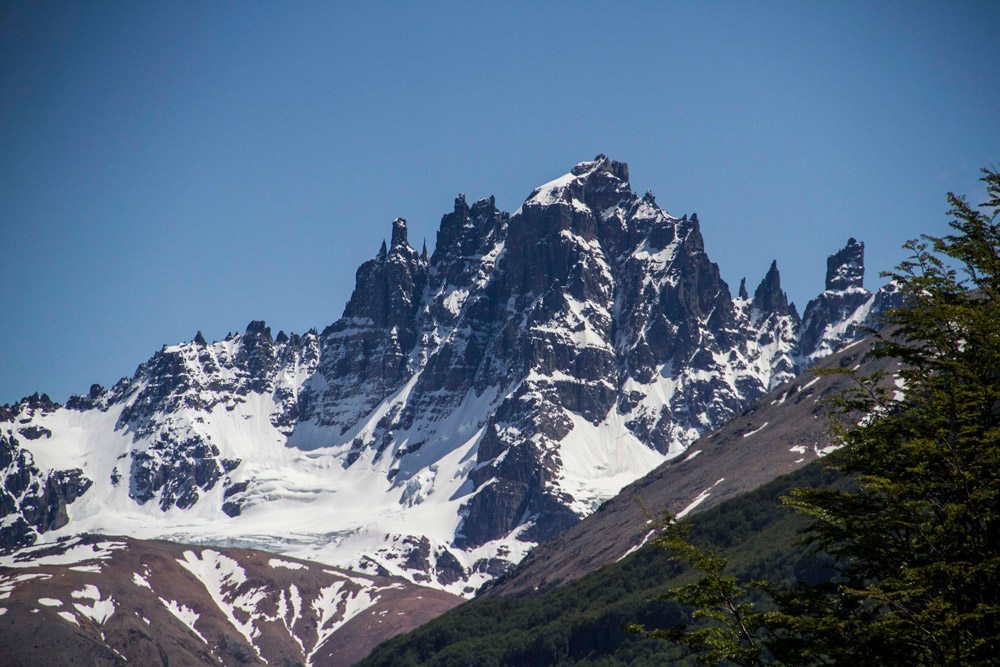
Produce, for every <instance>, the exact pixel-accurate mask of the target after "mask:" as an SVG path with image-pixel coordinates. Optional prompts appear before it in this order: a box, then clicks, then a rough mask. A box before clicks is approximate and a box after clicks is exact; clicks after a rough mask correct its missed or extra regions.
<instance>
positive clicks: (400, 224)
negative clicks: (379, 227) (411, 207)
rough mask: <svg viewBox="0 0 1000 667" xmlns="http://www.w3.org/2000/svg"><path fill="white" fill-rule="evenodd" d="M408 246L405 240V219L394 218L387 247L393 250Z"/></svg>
mask: <svg viewBox="0 0 1000 667" xmlns="http://www.w3.org/2000/svg"><path fill="white" fill-rule="evenodd" d="M409 245H410V244H409V243H408V242H407V238H406V218H396V219H395V220H393V221H392V240H391V241H390V243H389V246H390V247H391V248H393V249H395V248H398V247H400V246H409Z"/></svg>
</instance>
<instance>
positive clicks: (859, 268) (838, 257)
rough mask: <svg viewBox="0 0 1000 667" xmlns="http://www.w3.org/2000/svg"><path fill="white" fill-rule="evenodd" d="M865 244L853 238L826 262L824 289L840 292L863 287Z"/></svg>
mask: <svg viewBox="0 0 1000 667" xmlns="http://www.w3.org/2000/svg"><path fill="white" fill-rule="evenodd" d="M864 280H865V244H864V243H862V242H861V241H858V240H856V239H854V238H849V239H847V245H846V246H844V247H843V249H841V250H838V251H837V252H835V253H834V254H832V255H830V257H828V258H827V260H826V289H828V290H830V291H840V290H846V289H850V288H851V287H858V288H861V287H864Z"/></svg>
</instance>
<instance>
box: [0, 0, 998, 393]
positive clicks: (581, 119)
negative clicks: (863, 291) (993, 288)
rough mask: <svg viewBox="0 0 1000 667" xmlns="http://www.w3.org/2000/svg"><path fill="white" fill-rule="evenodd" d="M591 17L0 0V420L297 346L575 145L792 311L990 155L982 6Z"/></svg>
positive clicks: (993, 104)
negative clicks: (184, 356) (114, 387)
mask: <svg viewBox="0 0 1000 667" xmlns="http://www.w3.org/2000/svg"><path fill="white" fill-rule="evenodd" d="M500 4H501V3H497V5H500ZM616 4H617V3H608V2H573V3H561V2H548V3H540V6H539V5H535V4H523V5H514V4H511V3H503V4H502V8H499V7H490V6H487V5H484V4H467V3H455V4H447V3H404V2H399V3H391V4H377V3H352V5H357V6H348V5H347V4H346V3H345V4H343V5H336V4H333V3H321V4H308V3H295V4H294V5H291V6H289V3H239V4H224V3H192V4H184V3H173V2H171V3H103V2H102V3H84V4H70V3H28V4H21V3H10V2H5V3H3V5H0V146H2V148H0V232H2V238H3V256H2V260H0V313H2V320H0V321H2V327H0V402H5V401H13V400H16V399H17V398H19V397H21V396H23V395H25V394H28V393H31V392H33V391H35V390H40V391H45V392H48V393H49V394H50V395H52V397H53V398H55V399H57V400H65V399H66V397H67V396H68V395H69V394H70V393H78V392H84V391H86V390H87V388H88V387H89V385H90V383H92V382H100V383H103V384H106V385H107V384H111V383H113V382H114V381H115V380H117V378H119V377H120V376H122V375H130V374H131V373H132V372H133V370H134V369H135V367H136V365H137V364H139V363H140V362H141V361H143V360H145V359H146V358H148V357H149V355H150V354H152V353H153V352H154V351H155V350H156V349H158V348H159V347H160V345H162V344H164V343H173V342H177V341H180V340H187V339H190V338H191V337H192V336H193V335H194V333H195V331H196V330H198V329H201V330H202V331H203V332H204V333H205V335H206V337H208V338H209V339H218V338H221V337H223V336H225V334H226V333H227V332H228V331H231V330H242V329H243V328H244V327H245V325H246V323H247V322H248V321H249V320H251V319H265V320H267V322H268V323H269V324H270V325H271V327H272V330H273V331H274V332H275V333H276V332H277V330H278V329H285V330H286V331H303V330H305V329H308V328H309V327H312V326H315V327H318V328H321V327H323V326H325V325H327V324H329V323H330V322H332V321H334V320H335V319H336V318H337V317H339V316H340V314H341V312H342V310H343V307H344V304H345V302H346V300H347V298H348V296H349V294H350V290H351V289H352V287H353V281H354V271H355V269H356V268H357V266H358V264H359V263H360V262H362V261H363V260H365V259H367V258H369V257H371V256H372V255H374V254H375V252H376V251H377V249H378V245H379V243H380V241H381V239H382V238H384V237H386V236H387V235H388V233H389V225H390V220H391V219H392V218H393V217H394V216H397V215H400V216H403V217H406V218H408V220H409V221H410V230H411V241H412V242H413V243H414V245H417V244H419V242H420V240H421V239H422V238H423V237H426V238H427V240H428V245H429V246H431V248H433V240H434V233H435V231H436V229H437V225H438V222H439V221H440V216H441V214H442V213H444V212H446V211H448V210H449V209H450V208H451V205H452V199H453V197H454V195H455V194H456V193H457V192H466V193H468V196H469V198H470V200H471V199H475V198H478V197H481V196H487V195H489V194H495V195H496V197H497V203H498V205H499V206H500V207H501V208H505V209H507V210H513V209H514V208H516V207H517V206H518V204H519V203H520V201H521V200H522V199H523V198H524V197H525V196H526V195H527V194H528V193H529V192H530V190H531V189H532V187H534V186H536V185H538V184H541V183H543V182H545V181H548V180H550V179H552V178H555V177H557V176H559V175H560V174H562V173H564V172H566V171H567V170H568V169H569V167H570V166H572V165H573V164H574V163H575V162H577V161H580V160H584V159H589V158H591V157H593V156H594V155H595V154H596V153H598V152H603V153H606V154H608V155H609V156H611V157H613V158H615V159H618V160H625V161H627V162H629V164H630V167H631V175H632V183H633V188H634V189H636V190H638V191H640V192H643V191H645V190H646V189H652V190H653V191H654V193H655V194H656V196H657V201H658V202H659V203H660V204H661V205H662V206H663V207H665V208H666V209H667V210H669V211H671V212H672V213H674V214H677V215H680V214H682V213H690V212H693V211H696V212H698V214H699V217H700V219H701V221H702V227H703V232H704V235H705V241H706V247H707V251H708V253H709V255H710V256H711V257H712V258H713V260H714V261H716V262H718V263H719V265H720V267H721V269H722V273H723V276H724V277H725V278H726V279H727V280H728V281H729V282H730V285H731V287H732V288H733V289H734V290H735V288H736V285H737V284H738V281H739V279H740V277H741V276H743V275H746V276H747V277H748V282H749V283H750V287H751V289H752V288H753V286H754V285H755V284H756V282H757V281H759V280H760V278H761V277H762V276H763V274H764V272H765V270H766V269H767V267H768V264H769V263H770V261H771V259H773V258H776V259H777V260H778V265H779V268H780V269H781V273H782V279H783V282H784V286H785V289H786V290H787V291H788V292H789V295H790V296H791V297H792V298H793V299H794V300H795V301H796V302H797V303H798V305H799V306H800V308H801V307H802V306H804V305H805V301H806V300H807V299H809V298H810V297H811V296H813V295H815V294H816V293H817V292H819V291H820V290H821V289H822V287H823V273H824V269H825V257H826V256H827V255H828V254H830V253H831V252H833V251H834V250H836V249H837V248H839V247H840V246H842V245H843V243H844V242H845V241H846V239H847V237H848V236H856V237H858V238H861V239H863V240H864V241H865V242H866V243H867V246H868V267H869V270H868V284H869V286H874V285H876V284H877V283H878V279H877V274H878V271H880V270H885V269H888V268H890V267H891V266H893V265H894V264H895V263H896V262H897V261H899V260H900V259H901V258H902V251H901V250H900V245H901V244H902V243H903V241H905V240H906V239H907V238H911V237H913V236H915V235H917V234H918V233H920V232H931V233H940V232H942V231H943V230H944V229H945V222H946V218H945V216H944V211H945V210H946V208H947V206H946V204H945V200H944V194H945V192H946V191H948V190H954V191H956V192H966V193H970V194H973V195H974V196H975V197H977V199H976V201H978V200H979V199H978V197H979V196H980V195H981V193H982V190H981V189H980V188H979V187H978V186H979V184H978V182H977V178H978V176H979V173H978V169H979V167H981V166H983V165H986V164H995V165H996V164H998V163H1000V67H997V63H1000V39H998V38H997V35H998V34H1000V3H997V2H983V3H962V2H942V3H919V2H900V3H870V2H863V3H861V2H858V3H850V2H837V3H831V2H824V3H819V2H788V3H784V2H779V3H767V4H761V3H670V4H666V3H649V4H646V3H634V4H629V5H628V6H627V7H624V8H623V7H619V6H616Z"/></svg>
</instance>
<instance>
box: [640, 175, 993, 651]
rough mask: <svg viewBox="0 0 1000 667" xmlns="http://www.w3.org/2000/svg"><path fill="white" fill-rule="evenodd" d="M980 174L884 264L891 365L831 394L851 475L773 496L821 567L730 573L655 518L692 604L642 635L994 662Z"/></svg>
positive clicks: (838, 461) (985, 251)
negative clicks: (893, 264)
mask: <svg viewBox="0 0 1000 667" xmlns="http://www.w3.org/2000/svg"><path fill="white" fill-rule="evenodd" d="M983 173H984V176H983V178H982V181H983V182H984V183H985V184H986V193H987V199H986V201H985V202H984V203H982V204H980V205H979V206H978V207H976V206H973V205H970V204H969V203H968V202H967V201H966V200H965V199H964V198H963V197H958V196H956V195H954V194H951V193H949V194H948V201H949V204H950V206H951V208H950V211H949V213H950V215H951V216H953V219H952V221H951V222H950V223H949V225H950V227H951V233H949V234H946V235H944V236H940V237H935V236H922V237H921V238H919V239H916V240H914V241H911V242H909V243H907V244H906V246H905V247H906V248H907V249H908V250H909V251H910V253H911V254H910V257H909V258H908V259H907V260H906V261H904V262H902V263H901V264H900V265H899V266H898V267H897V269H896V271H894V272H892V273H890V274H887V277H889V278H891V279H892V281H893V283H894V285H895V286H896V288H897V289H898V290H899V292H900V295H901V303H902V304H903V305H902V306H901V307H899V308H897V309H894V310H891V311H890V312H888V313H887V314H886V316H885V318H884V319H885V325H886V326H885V328H883V329H881V331H880V332H879V333H878V334H877V335H878V336H879V340H878V343H877V344H876V346H875V348H874V352H873V354H876V355H879V356H883V357H890V358H893V359H897V360H898V361H899V364H900V366H899V371H898V375H896V376H895V377H891V378H886V377H880V376H871V377H859V378H856V379H857V386H856V389H854V390H852V391H850V392H848V393H846V394H845V395H843V396H841V397H839V398H838V399H837V408H838V413H839V415H840V416H841V418H842V419H849V421H846V422H844V421H842V422H841V426H840V427H838V429H837V433H836V435H837V437H838V438H839V440H840V442H841V444H842V445H843V446H842V447H841V448H840V449H838V450H837V451H836V452H834V453H832V454H830V455H829V456H828V457H827V459H826V463H827V464H828V465H830V466H832V467H834V468H836V469H838V470H840V471H841V472H843V473H845V474H846V475H847V479H848V480H849V483H848V484H846V485H843V486H841V487H819V488H801V489H796V490H795V491H793V492H792V493H791V494H790V495H789V496H788V497H786V498H785V499H784V502H785V503H786V504H787V505H789V506H790V507H793V508H794V509H796V510H798V511H799V512H801V513H802V514H803V515H805V516H806V517H808V518H809V520H810V522H809V525H808V527H807V529H806V530H805V532H804V534H803V538H802V540H803V547H804V548H809V549H813V550H816V551H821V552H824V553H826V554H828V555H829V556H831V557H832V558H833V562H834V564H835V565H834V568H833V570H832V572H831V576H829V577H827V578H825V579H824V580H823V581H820V582H818V583H810V582H799V583H798V584H796V585H793V586H790V587H780V588H779V587H777V586H775V585H773V584H769V583H768V582H740V581H737V580H736V579H735V578H733V577H727V576H725V574H724V570H725V566H726V563H725V560H724V559H722V558H721V557H719V556H717V555H716V554H713V553H711V552H706V551H703V550H701V549H699V548H697V547H694V546H693V545H691V544H690V543H688V542H687V540H686V538H685V534H684V531H685V527H684V524H683V523H681V524H678V523H676V522H674V521H668V522H667V525H666V526H665V529H664V532H663V535H662V537H661V538H660V544H661V545H662V546H664V547H666V548H668V549H670V550H671V551H672V552H673V553H675V554H676V557H677V558H678V559H679V560H683V561H686V562H688V563H689V564H691V565H693V566H695V568H696V569H698V570H700V571H701V572H702V576H701V578H700V579H698V580H697V581H695V582H694V583H692V584H689V585H688V586H684V587H682V588H679V589H674V590H672V591H671V592H670V593H669V594H668V595H669V597H672V598H673V599H678V600H680V601H682V602H686V603H688V604H689V605H691V606H693V607H694V613H693V617H692V623H691V624H690V625H687V626H677V627H674V628H668V629H661V630H656V631H653V632H652V633H651V634H654V635H656V636H661V637H667V638H670V639H673V640H674V641H677V642H679V643H681V644H683V645H685V646H687V647H688V648H689V649H690V650H691V651H692V652H694V653H696V654H697V655H699V656H700V657H701V659H702V660H703V661H704V662H706V663H710V664H715V663H720V662H730V663H736V664H748V665H749V664H771V663H778V664H807V665H822V664H857V665H866V664H906V665H975V664H995V661H996V660H997V656H998V655H1000V624H998V620H1000V619H998V615H1000V515H998V495H1000V298H998V297H1000V224H998V220H997V216H998V212H1000V174H998V173H997V172H996V171H994V170H990V169H984V170H983ZM859 417H860V421H859ZM845 424H846V425H845ZM636 629H637V630H638V628H636Z"/></svg>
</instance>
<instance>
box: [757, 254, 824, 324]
mask: <svg viewBox="0 0 1000 667" xmlns="http://www.w3.org/2000/svg"><path fill="white" fill-rule="evenodd" d="M828 282H829V280H828ZM753 307H754V308H756V309H757V310H759V311H760V312H761V313H764V314H767V313H774V314H776V315H790V314H791V313H792V312H793V310H794V308H795V307H794V305H790V304H789V303H788V296H787V295H786V294H785V293H784V291H782V289H781V275H780V274H779V273H778V262H777V261H772V262H771V268H769V269H768V270H767V274H766V275H765V276H764V279H763V280H761V281H760V285H758V286H757V289H756V290H754V293H753ZM796 319H798V316H797V315H796Z"/></svg>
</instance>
